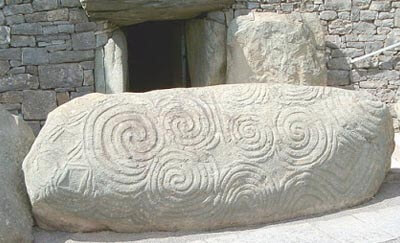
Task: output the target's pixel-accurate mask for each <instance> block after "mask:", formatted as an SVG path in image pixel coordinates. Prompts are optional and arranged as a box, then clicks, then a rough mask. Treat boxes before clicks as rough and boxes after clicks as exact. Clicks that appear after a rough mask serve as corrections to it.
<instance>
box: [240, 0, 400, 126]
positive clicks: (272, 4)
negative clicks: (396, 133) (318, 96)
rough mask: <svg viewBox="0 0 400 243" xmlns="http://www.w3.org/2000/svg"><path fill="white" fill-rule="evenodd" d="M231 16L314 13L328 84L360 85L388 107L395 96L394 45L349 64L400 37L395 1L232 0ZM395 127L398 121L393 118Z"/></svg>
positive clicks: (399, 66)
mask: <svg viewBox="0 0 400 243" xmlns="http://www.w3.org/2000/svg"><path fill="white" fill-rule="evenodd" d="M232 11H233V12H232V14H233V16H235V17H237V16H239V15H243V14H248V13H249V12H250V11H257V12H278V13H291V12H293V11H300V12H315V13H318V14H319V17H320V19H321V22H322V25H323V26H324V31H325V33H326V37H325V39H326V45H327V52H328V53H327V57H328V60H327V67H328V85H329V86H336V87H343V88H349V89H355V90H366V91H368V92H370V93H372V94H374V95H376V96H377V97H379V98H380V99H381V100H382V101H384V102H386V103H388V104H390V107H391V113H392V116H393V117H394V118H395V117H396V114H395V111H394V109H393V105H392V104H394V103H395V102H397V101H398V100H399V97H400V91H399V85H400V63H399V60H400V59H399V58H400V57H399V50H400V48H397V49H394V50H391V51H387V52H384V54H382V55H379V56H377V57H373V58H368V59H365V60H364V61H361V62H357V63H355V64H351V63H350V59H351V58H356V57H359V56H362V55H364V54H368V53H370V52H372V51H375V50H378V49H381V48H383V47H386V46H389V45H391V44H394V43H397V42H400V1H391V0H314V1H312V0H311V1H310V0H260V1H236V3H235V4H234V5H233V10H232ZM394 126H395V128H396V129H397V130H398V128H399V124H398V122H397V120H396V119H395V120H394Z"/></svg>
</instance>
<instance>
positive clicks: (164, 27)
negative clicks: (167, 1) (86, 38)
mask: <svg viewBox="0 0 400 243" xmlns="http://www.w3.org/2000/svg"><path fill="white" fill-rule="evenodd" d="M123 31H124V33H125V35H126V39H127V42H128V66H129V85H128V86H129V87H128V91H129V92H146V91H150V90H156V89H168V88H177V87H189V86H190V82H189V75H188V72H187V61H186V48H185V26H184V22H183V21H160V22H146V23H142V24H136V25H133V26H129V27H126V28H124V30H123Z"/></svg>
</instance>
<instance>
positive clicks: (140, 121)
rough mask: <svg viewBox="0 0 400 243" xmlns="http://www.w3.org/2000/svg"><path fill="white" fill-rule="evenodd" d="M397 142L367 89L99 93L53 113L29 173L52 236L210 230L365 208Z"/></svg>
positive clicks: (41, 220)
mask: <svg viewBox="0 0 400 243" xmlns="http://www.w3.org/2000/svg"><path fill="white" fill-rule="evenodd" d="M393 140H394V138H393V124H392V118H391V114H390V112H389V109H388V108H387V106H386V105H385V104H383V103H382V102H380V101H379V100H378V99H377V98H376V97H374V96H372V95H369V94H367V93H364V92H354V91H348V90H341V89H335V88H327V87H309V86H298V85H271V84H239V85H220V86H212V87H203V88H189V89H169V90H162V91H153V92H148V93H141V94H135V93H129V94H118V95H103V94H91V95H87V96H84V97H81V98H76V99H74V100H72V101H71V102H68V103H67V104H64V105H63V106H60V107H58V108H57V109H56V110H55V111H53V112H52V113H50V115H49V117H48V120H47V121H46V124H45V126H44V127H43V129H42V131H41V135H40V137H39V138H38V139H37V140H36V142H35V144H34V146H33V148H32V149H31V151H30V152H29V154H28V156H27V157H26V159H25V160H24V163H23V170H24V173H25V178H26V185H27V189H28V195H29V197H30V199H31V202H32V208H33V214H34V216H35V218H36V222H37V223H38V225H39V226H40V227H41V228H44V229H49V230H59V231H79V232H82V231H101V230H113V231H117V232H143V231H193V230H196V231H198V230H211V229H218V228H224V227H233V226H247V225H254V224H258V223H269V222H273V221H278V220H284V219H291V218H295V217H299V216H303V217H304V216H310V215H314V214H321V213H328V212H331V211H333V210H338V209H342V208H345V207H350V206H354V205H357V204H360V203H362V202H365V201H366V200H368V199H371V198H372V197H373V196H374V195H375V193H376V192H377V191H378V189H379V187H380V185H381V183H382V182H383V180H384V178H385V175H386V172H387V171H388V169H389V168H390V162H391V153H392V152H393V148H394V141H393ZM49 151H51V152H49ZM38 174H39V175H40V176H37V175H38Z"/></svg>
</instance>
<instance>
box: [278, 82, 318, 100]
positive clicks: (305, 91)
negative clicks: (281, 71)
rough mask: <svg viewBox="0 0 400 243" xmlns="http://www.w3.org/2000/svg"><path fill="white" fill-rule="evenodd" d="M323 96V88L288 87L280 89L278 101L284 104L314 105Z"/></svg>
mask: <svg viewBox="0 0 400 243" xmlns="http://www.w3.org/2000/svg"><path fill="white" fill-rule="evenodd" d="M323 95H324V89H323V88H321V87H311V86H301V85H286V86H284V88H282V87H281V88H279V89H278V97H279V99H278V101H279V102H280V103H283V104H312V103H314V102H315V101H316V100H318V99H319V98H321V97H323Z"/></svg>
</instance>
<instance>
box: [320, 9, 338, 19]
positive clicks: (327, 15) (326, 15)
mask: <svg viewBox="0 0 400 243" xmlns="http://www.w3.org/2000/svg"><path fill="white" fill-rule="evenodd" d="M319 17H320V18H321V19H322V20H327V21H329V20H334V19H336V18H337V13H336V11H333V10H327V11H322V12H321V13H320V14H319Z"/></svg>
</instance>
